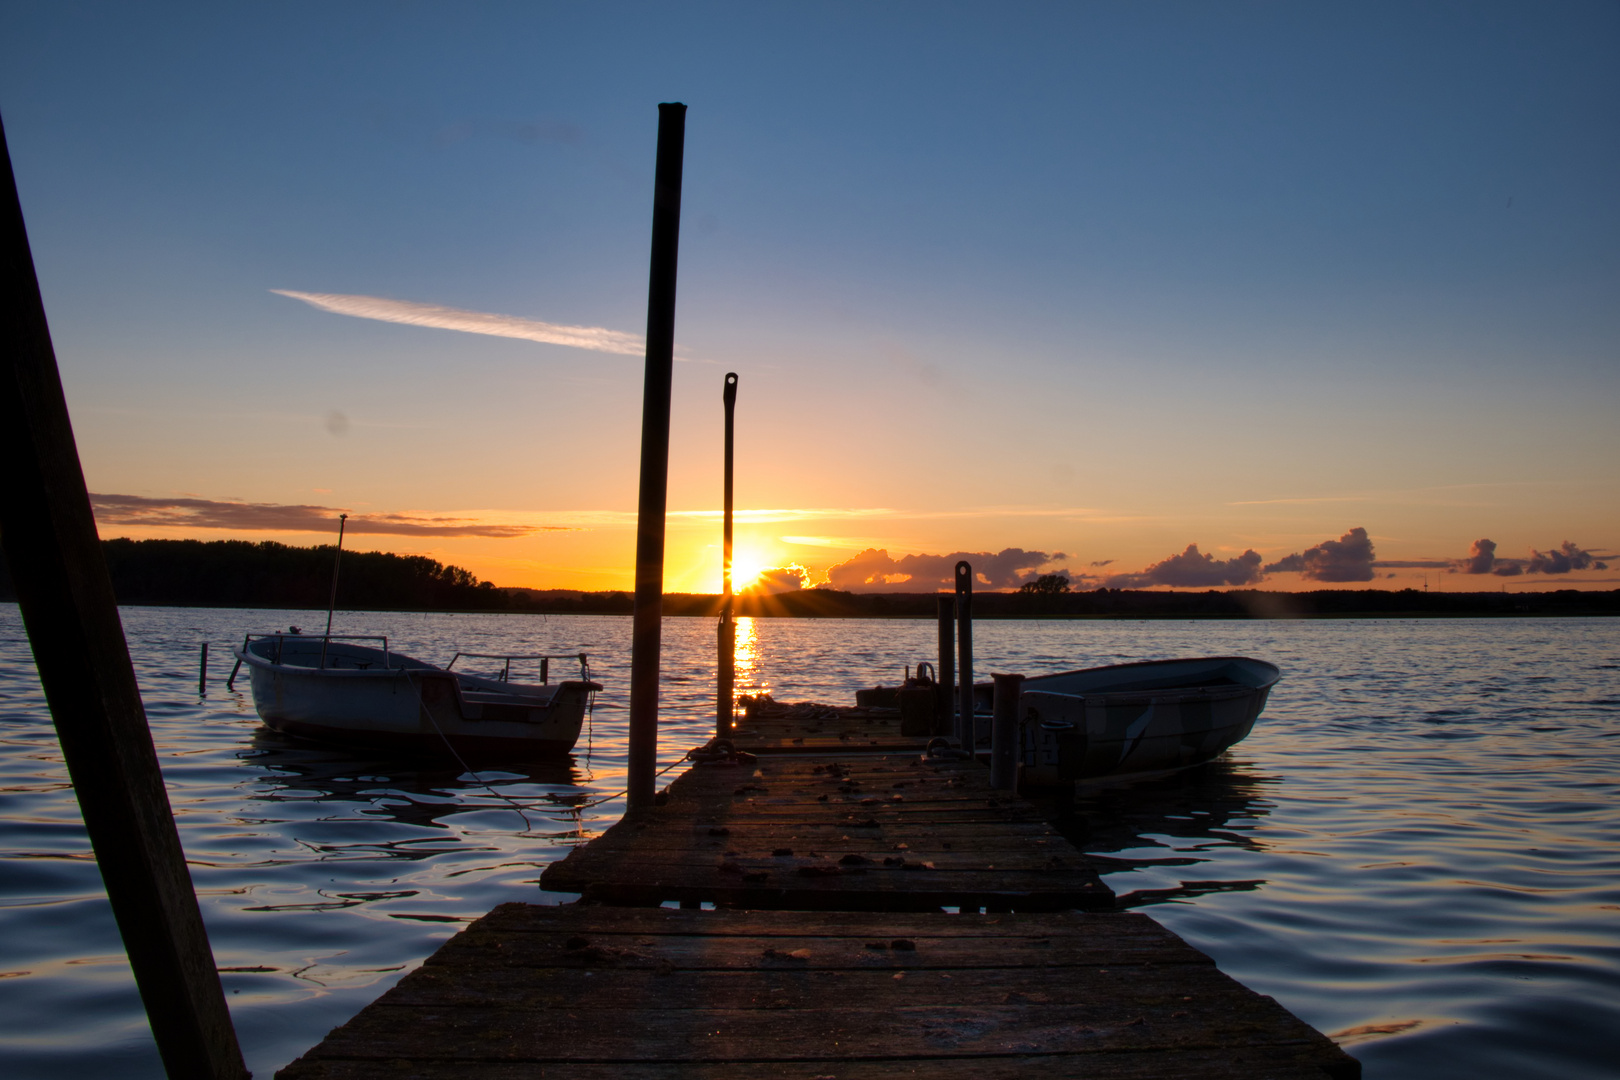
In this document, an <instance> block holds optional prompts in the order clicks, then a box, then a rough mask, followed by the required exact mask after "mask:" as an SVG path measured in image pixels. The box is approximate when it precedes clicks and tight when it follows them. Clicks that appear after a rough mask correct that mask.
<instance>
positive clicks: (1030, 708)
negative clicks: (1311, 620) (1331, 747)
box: [975, 656, 1282, 787]
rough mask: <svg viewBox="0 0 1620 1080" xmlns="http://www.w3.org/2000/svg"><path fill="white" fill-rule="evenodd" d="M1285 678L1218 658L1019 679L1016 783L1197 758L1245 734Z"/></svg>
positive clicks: (1147, 770)
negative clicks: (1020, 767) (1018, 773)
mask: <svg viewBox="0 0 1620 1080" xmlns="http://www.w3.org/2000/svg"><path fill="white" fill-rule="evenodd" d="M1281 677H1282V673H1281V672H1280V671H1278V670H1277V668H1276V666H1275V665H1273V664H1269V663H1267V662H1265V661H1264V660H1251V659H1248V658H1247V657H1242V656H1215V657H1207V658H1201V659H1193V660H1150V661H1144V662H1140V663H1134V664H1115V665H1112V666H1110V667H1100V668H1088V669H1086V670H1084V671H1067V672H1063V673H1061V674H1057V675H1041V676H1036V677H1032V678H1029V679H1025V680H1024V684H1023V693H1022V695H1021V696H1020V697H1019V706H1018V715H1019V722H1020V724H1021V725H1022V737H1021V739H1020V740H1019V741H1020V747H1021V756H1022V765H1023V771H1022V775H1021V777H1020V783H1021V785H1028V786H1034V787H1040V786H1050V785H1056V784H1066V783H1070V782H1072V781H1077V780H1095V779H1098V778H1101V777H1127V776H1128V777H1141V776H1147V775H1154V774H1160V773H1165V772H1170V771H1173V770H1176V769H1184V768H1187V767H1188V766H1190V765H1199V764H1202V763H1204V762H1206V761H1209V760H1211V759H1212V758H1214V757H1215V756H1216V755H1218V754H1220V753H1221V752H1222V751H1224V750H1226V749H1227V748H1228V747H1230V746H1232V745H1233V744H1234V743H1237V742H1238V741H1240V740H1241V739H1242V738H1243V737H1244V736H1246V735H1248V734H1249V731H1250V729H1251V728H1253V727H1254V722H1255V720H1256V718H1258V717H1259V715H1260V710H1261V709H1263V708H1265V704H1266V697H1267V696H1268V695H1269V694H1270V692H1271V688H1272V686H1273V685H1275V684H1276V682H1277V680H1278V679H1279V678H1281ZM975 689H976V691H977V692H978V695H979V697H980V698H981V699H984V698H987V697H988V695H989V694H990V687H989V686H981V687H975ZM989 704H990V702H989V701H988V700H983V705H985V706H988V705H989Z"/></svg>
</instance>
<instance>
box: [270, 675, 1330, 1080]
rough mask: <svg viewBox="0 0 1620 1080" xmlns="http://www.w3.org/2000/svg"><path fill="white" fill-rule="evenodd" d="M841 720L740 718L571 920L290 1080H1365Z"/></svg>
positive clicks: (969, 787)
mask: <svg viewBox="0 0 1620 1080" xmlns="http://www.w3.org/2000/svg"><path fill="white" fill-rule="evenodd" d="M795 710H796V711H795ZM857 712H858V710H832V711H831V712H830V714H828V715H825V716H822V717H820V718H817V717H816V716H814V715H811V713H812V710H810V709H808V708H801V707H798V706H793V707H789V708H788V709H787V715H780V714H779V715H778V716H776V717H775V718H771V717H761V718H756V719H755V720H754V721H751V722H750V723H749V725H748V726H747V727H746V728H745V730H744V731H743V732H740V733H739V735H738V738H737V739H736V744H738V745H741V746H748V747H750V748H755V749H758V750H760V751H761V753H759V755H758V756H757V757H755V756H754V755H752V754H742V755H737V756H736V757H734V758H732V759H731V760H729V761H720V762H713V763H707V764H697V765H694V766H693V767H692V768H690V769H689V770H688V771H687V772H686V773H685V774H683V775H682V776H681V777H679V778H678V779H677V780H676V781H675V782H674V783H673V784H671V785H670V787H669V789H668V790H667V791H666V792H665V793H663V794H662V795H661V796H660V799H659V805H656V806H653V807H650V808H647V809H645V810H643V811H640V812H637V813H635V814H631V815H627V816H626V817H625V819H624V820H622V821H620V822H619V823H618V824H616V825H614V826H613V827H612V828H610V829H608V830H607V832H606V833H604V834H603V835H602V836H601V837H599V838H597V839H596V840H593V841H591V842H590V843H589V844H586V845H584V846H582V847H580V848H576V849H575V850H574V851H573V852H571V853H570V854H569V856H568V857H567V858H566V859H563V860H562V861H561V862H558V863H556V864H554V865H552V866H550V867H549V868H547V870H546V871H545V873H544V874H543V875H542V877H541V882H542V885H543V887H544V888H546V889H548V890H552V891H557V892H572V893H577V894H579V895H580V896H581V897H582V902H581V903H578V904H569V905H564V906H550V907H548V906H539V905H527V904H504V905H502V906H501V907H499V908H496V909H495V910H494V911H493V912H491V913H490V914H489V915H486V916H485V917H484V918H482V919H480V920H478V921H477V922H476V923H474V924H472V925H471V926H470V927H468V928H467V929H466V930H464V931H463V932H462V933H460V934H458V935H457V936H456V937H455V938H453V939H452V940H450V941H449V942H448V943H446V944H445V945H444V947H442V948H441V949H440V950H439V951H438V952H436V953H435V954H434V955H433V956H431V957H429V958H428V960H427V962H426V963H424V964H423V966H422V967H421V968H420V969H418V970H417V971H415V972H412V973H411V974H410V975H408V976H406V977H405V978H404V979H403V980H401V981H400V983H399V984H398V985H397V986H395V987H394V988H393V989H392V990H390V991H388V992H387V993H386V994H384V995H383V996H382V997H381V998H380V999H379V1000H378V1001H376V1002H374V1003H373V1004H372V1005H370V1006H368V1007H367V1008H366V1009H365V1010H363V1011H362V1012H361V1013H360V1014H359V1015H358V1016H356V1017H355V1018H354V1019H353V1020H351V1021H350V1022H349V1023H347V1024H345V1025H343V1026H342V1027H340V1028H338V1029H336V1030H335V1031H333V1032H332V1033H331V1035H329V1036H328V1037H327V1038H326V1039H325V1040H324V1041H323V1042H322V1043H321V1044H320V1045H319V1046H317V1047H315V1048H314V1049H313V1050H311V1051H309V1053H307V1054H305V1055H304V1056H303V1057H302V1058H300V1059H299V1060H298V1061H295V1062H293V1063H292V1064H291V1065H289V1066H288V1067H287V1068H286V1069H284V1070H282V1071H281V1072H280V1073H279V1074H278V1077H280V1080H411V1078H420V1080H452V1078H454V1080H518V1078H520V1077H521V1078H528V1077H558V1078H560V1077H570V1078H575V1080H609V1078H612V1080H676V1078H702V1080H745V1078H755V1077H775V1078H782V1080H877V1078H878V1077H880V1076H881V1077H888V1076H892V1075H897V1074H898V1075H917V1076H929V1077H941V1078H945V1080H957V1078H960V1080H968V1078H970V1077H971V1078H972V1080H1030V1078H1032V1077H1065V1078H1080V1077H1085V1078H1114V1077H1118V1078H1137V1080H1140V1078H1148V1077H1156V1078H1165V1080H1170V1078H1177V1080H1180V1078H1199V1077H1204V1078H1209V1080H1237V1078H1240V1077H1241V1078H1259V1077H1271V1078H1276V1080H1324V1078H1333V1080H1343V1078H1350V1077H1357V1076H1359V1075H1360V1066H1359V1065H1358V1064H1357V1062H1356V1061H1355V1060H1354V1059H1353V1058H1351V1057H1349V1056H1348V1055H1346V1054H1345V1053H1344V1052H1343V1051H1342V1050H1340V1049H1339V1048H1338V1047H1337V1046H1335V1045H1334V1044H1333V1043H1332V1042H1331V1041H1330V1040H1329V1039H1327V1038H1326V1037H1325V1036H1323V1035H1321V1034H1320V1033H1318V1032H1316V1031H1314V1030H1313V1029H1311V1028H1310V1027H1308V1026H1307V1025H1305V1024H1304V1023H1302V1022H1301V1021H1300V1020H1298V1019H1297V1018H1295V1017H1294V1016H1292V1015H1291V1014H1289V1013H1288V1011H1287V1010H1285V1009H1284V1008H1282V1007H1281V1006H1280V1005H1278V1004H1277V1002H1275V1001H1273V1000H1272V999H1271V998H1268V997H1263V996H1261V995H1259V994H1255V993H1253V992H1252V991H1250V990H1247V989H1245V988H1244V987H1243V986H1241V985H1239V984H1238V983H1236V982H1235V981H1233V980H1232V979H1231V978H1229V977H1227V976H1226V975H1223V974H1222V973H1221V972H1220V971H1218V970H1217V969H1216V967H1215V965H1214V963H1213V962H1212V961H1210V959H1209V958H1208V957H1207V956H1205V955H1204V954H1203V953H1200V952H1199V951H1197V950H1196V949H1194V948H1192V947H1191V946H1190V945H1188V944H1187V943H1186V942H1184V941H1182V940H1181V939H1180V938H1178V937H1177V936H1176V935H1174V934H1172V933H1171V932H1170V931H1168V930H1166V929H1165V928H1163V927H1162V926H1159V925H1158V924H1157V923H1155V922H1154V921H1153V920H1151V919H1149V918H1148V917H1147V916H1145V915H1139V914H1130V913H1116V912H1112V911H1109V910H1107V909H1109V908H1111V907H1112V904H1113V894H1112V893H1111V892H1110V891H1109V890H1108V888H1107V887H1106V886H1105V885H1104V884H1103V883H1102V882H1101V880H1100V879H1099V878H1098V877H1097V875H1096V873H1095V871H1094V870H1093V869H1092V867H1091V866H1090V864H1089V863H1088V862H1087V860H1086V858H1085V856H1084V854H1083V853H1081V852H1080V851H1078V850H1076V849H1075V848H1074V847H1073V846H1072V845H1071V844H1069V842H1068V841H1067V840H1065V839H1064V838H1063V837H1062V836H1061V835H1060V834H1058V833H1057V832H1056V831H1055V830H1053V829H1052V828H1051V827H1050V826H1049V825H1047V824H1046V822H1045V821H1044V820H1043V819H1042V817H1041V815H1040V813H1039V812H1038V811H1037V810H1036V808H1035V807H1034V806H1032V805H1031V804H1029V803H1027V802H1025V801H1024V800H1022V799H1019V798H1017V797H1016V796H1014V795H1012V794H1010V793H1007V792H997V791H994V790H992V789H991V788H990V786H989V782H988V770H986V769H985V768H984V767H983V766H981V765H979V764H978V763H976V762H974V761H967V760H954V759H947V758H934V757H928V756H927V755H926V754H924V753H922V752H920V751H921V750H922V747H923V746H924V745H925V744H926V742H927V740H926V739H918V738H914V737H910V736H905V735H902V734H901V732H900V731H899V725H898V722H897V721H896V720H892V719H890V718H888V717H885V716H883V715H881V714H879V715H869V716H860V715H854V714H855V713H857ZM799 740H803V741H802V742H800V741H799ZM793 751H798V752H793ZM806 751H808V752H806ZM668 903H678V904H679V905H680V906H681V907H680V908H679V909H677V908H672V907H661V906H658V905H661V904H668ZM706 905H709V906H712V907H713V910H690V909H692V908H698V907H702V906H706ZM682 909H686V910H682Z"/></svg>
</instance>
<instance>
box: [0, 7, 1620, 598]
mask: <svg viewBox="0 0 1620 1080" xmlns="http://www.w3.org/2000/svg"><path fill="white" fill-rule="evenodd" d="M1617 52H1620V6H1616V5H1615V4H1613V3H1609V2H1597V3H1581V2H1573V0H1572V2H1567V3H1558V4H1530V3H1519V4H1498V3H1424V2H1401V3H1368V4H1357V5H1330V4H1325V3H1321V4H1319V3H1288V4H1284V3H1210V2H1202V0H1200V2H1194V3H1175V2H1165V3H1154V4H1141V3H1124V2H1121V3H1091V2H1085V0H1075V2H1066V3H1006V4H995V5H990V4H951V3H905V2H891V3H884V4H868V3H850V4H838V3H824V4H816V5H806V4H771V3H764V4H755V3H748V4H745V3H732V4H707V3H684V4H681V5H669V4H636V3H592V4H585V3H578V4H561V3H555V4H548V3H513V4H502V3H493V2H491V3H479V4H450V3H422V2H396V3H368V2H354V3H344V4H330V3H321V4H309V3H297V2H286V3H276V4H258V5H248V4H228V5H225V4H202V3H197V4H164V3H154V4H143V5H139V6H136V7H131V6H126V5H112V4H97V5H80V4H73V3H60V2H53V3H51V4H41V3H18V2H13V0H0V115H3V117H4V122H5V128H6V136H7V140H8V143H9V146H10V150H11V155H12V159H13V164H14V168H15V171H16V174H17V181H18V186H19V190H20V193H21V197H22V203H23V209H24V214H25V216H26V219H27V223H28V228H29V233H30V238H31V242H32V245H33V251H34V258H35V262H36V265H37V268H38V271H39V276H40V280H41V286H42V290H43V293H44V298H45V305H46V310H47V313H48V315H49V318H50V322H51V329H52V334H53V337H54V341H55V345H56V351H57V357H58V362H59V364H60V367H61V370H62V374H63V378H64V381H65V384H66V388H67V393H68V400H69V406H70V409H71V412H72V415H73V420H74V426H75V432H76V435H77V438H78V443H79V450H80V454H81V457H82V459H83V463H84V468H85V474H86V479H87V482H88V484H89V487H90V490H91V491H92V492H93V493H94V495H95V500H94V501H95V506H96V509H97V516H98V522H99V527H100V528H101V531H102V535H103V536H133V537H141V538H145V537H194V538H201V539H232V538H235V539H249V540H277V541H281V542H284V543H292V544H315V543H330V542H331V541H332V539H333V537H334V535H335V529H336V516H337V514H338V513H340V512H346V513H348V514H350V515H351V516H350V519H349V522H348V534H347V537H346V540H345V544H346V546H349V547H354V548H360V549H364V550H388V551H397V552H401V553H410V554H426V555H431V556H432V557H434V558H437V559H440V560H441V561H445V562H450V563H454V564H456V565H459V566H463V567H465V568H467V569H469V570H471V571H473V572H474V573H475V574H477V575H478V576H479V577H481V578H485V579H487V580H491V581H494V582H495V583H496V584H499V585H507V586H528V587H534V588H567V589H623V588H629V587H631V584H632V571H633V563H634V547H635V537H634V526H635V508H636V496H637V482H638V478H637V463H638V446H639V437H640V419H641V387H642V371H643V369H642V363H643V361H642V354H641V349H642V345H641V341H642V333H643V331H644V329H645V325H646V298H647V274H648V254H649V243H650V225H651V204H652V199H651V196H652V172H653V158H654V148H655V139H656V132H657V119H658V114H657V108H656V106H657V104H658V103H659V102H662V101H681V102H684V103H686V104H687V106H688V108H689V112H688V114H687V127H686V132H687V134H686V149H685V174H684V190H683V207H682V227H681V246H680V277H679V299H678V311H677V317H676V340H677V362H676V365H675V397H674V407H673V428H672V441H671V473H670V489H669V490H670V497H669V508H670V512H671V513H670V518H669V534H668V549H667V563H666V587H667V588H668V589H670V590H671V591H711V590H714V589H716V588H717V587H718V583H719V575H720V549H719V544H720V522H719V503H720V494H721V492H720V480H721V471H720V465H721V438H722V421H723V413H722V407H721V388H722V380H723V378H724V375H725V373H726V372H728V371H735V372H737V373H738V376H739V391H738V405H737V454H738V457H737V480H736V491H737V503H738V507H739V514H738V526H737V537H738V566H739V579H744V580H745V579H750V578H751V577H752V575H753V574H754V573H755V572H756V571H761V570H770V571H772V573H770V574H768V575H767V578H768V580H769V581H771V582H774V583H776V584H777V586H778V587H788V586H799V585H805V584H817V583H826V584H830V585H833V586H836V587H843V588H854V589H857V590H861V589H898V590H903V591H931V590H932V589H934V588H938V587H944V582H945V580H946V579H947V578H948V575H949V567H950V566H951V565H952V564H954V562H955V560H956V558H958V557H962V556H963V555H966V556H967V557H969V558H970V560H971V561H973V562H974V564H975V568H976V570H977V571H978V573H979V574H980V579H979V580H980V585H981V587H984V588H1008V587H1015V586H1016V585H1018V584H1020V583H1022V582H1025V581H1028V580H1030V579H1031V578H1032V577H1034V576H1036V575H1038V574H1041V573H1058V572H1061V573H1064V574H1066V575H1067V576H1068V577H1069V578H1070V579H1071V581H1072V582H1073V584H1074V586H1075V587H1077V588H1081V587H1084V588H1095V587H1099V586H1108V587H1134V588H1161V589H1162V588H1175V587H1185V588H1206V587H1234V586H1246V587H1261V588H1268V589H1306V588H1319V587H1346V588H1366V587H1380V588H1404V587H1415V588H1426V587H1427V588H1434V589H1446V590H1463V589H1467V590H1482V589H1489V590H1497V589H1504V588H1505V589H1513V590H1522V589H1545V588H1570V587H1573V588H1615V587H1617V586H1620V561H1616V560H1615V555H1616V554H1617V553H1620V481H1617V472H1616V463H1617V462H1620V423H1616V421H1615V418H1616V416H1617V414H1620V302H1617V299H1616V298H1617V297H1620V200H1617V199H1616V198H1615V193H1616V192H1617V191H1620V65H1617V64H1615V63H1614V57H1615V55H1616V54H1617ZM784 568H786V569H784Z"/></svg>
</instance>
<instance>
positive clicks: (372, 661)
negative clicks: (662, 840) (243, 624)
mask: <svg viewBox="0 0 1620 1080" xmlns="http://www.w3.org/2000/svg"><path fill="white" fill-rule="evenodd" d="M360 640H377V641H381V642H382V648H380V649H376V648H372V647H370V646H367V645H357V644H354V642H353V641H352V640H337V639H335V638H331V637H327V636H324V635H309V636H307V637H306V636H304V635H300V634H266V635H262V636H254V635H251V634H250V635H248V637H247V638H246V639H245V640H244V641H243V643H242V647H241V648H239V649H235V650H233V651H234V652H235V654H236V658H237V660H238V662H239V663H240V664H243V665H246V666H247V668H248V673H249V678H250V680H251V682H252V685H253V705H254V707H255V708H256V709H258V711H259V716H260V717H261V718H262V719H263V720H264V722H265V723H266V724H268V725H269V726H270V727H272V728H274V729H275V730H277V731H280V732H283V733H285V734H287V735H293V736H297V737H299V738H308V739H318V740H322V741H326V742H335V743H342V744H345V745H353V746H366V747H373V748H379V749H384V750H387V751H390V752H393V753H407V754H435V755H442V754H444V753H446V752H447V751H450V752H452V753H454V754H461V755H464V756H467V757H478V758H482V759H486V760H487V759H491V758H499V759H502V760H513V761H522V760H526V759H529V758H535V757H545V756H552V755H557V754H566V753H567V752H568V751H569V750H571V749H573V746H574V743H575V741H577V740H578V738H579V731H580V727H581V725H582V724H583V723H584V719H585V709H586V706H587V705H588V704H589V702H590V695H591V693H592V692H593V691H596V690H600V689H601V686H600V685H598V684H597V683H594V682H591V681H590V678H589V669H588V667H587V658H586V656H585V654H584V653H580V654H578V655H577V656H570V657H568V658H567V659H570V660H577V661H578V662H579V665H580V678H579V679H569V680H564V681H562V682H559V683H551V682H550V681H549V678H548V674H549V661H550V660H553V659H558V657H549V656H547V657H542V656H502V657H488V656H485V655H484V654H475V653H457V654H456V659H460V658H461V657H462V656H479V657H481V658H484V659H496V660H502V661H504V662H505V666H504V667H503V669H502V673H501V676H500V677H499V678H484V677H482V676H478V675H471V674H468V673H466V672H463V671H452V670H451V668H453V667H454V666H455V662H456V659H452V660H451V661H450V664H449V665H447V666H445V667H442V668H441V667H437V666H435V665H433V664H429V663H426V662H424V661H421V660H417V659H414V658H412V657H409V656H405V655H404V654H402V653H397V652H392V651H390V650H389V648H388V639H387V638H361V639H360ZM514 660H538V661H540V664H541V672H542V674H541V682H540V684H539V685H534V684H520V683H514V682H510V681H508V678H509V676H510V674H511V665H512V661H514ZM233 677H234V676H233Z"/></svg>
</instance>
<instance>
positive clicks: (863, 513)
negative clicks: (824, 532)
mask: <svg viewBox="0 0 1620 1080" xmlns="http://www.w3.org/2000/svg"><path fill="white" fill-rule="evenodd" d="M725 513H726V512H725V511H724V510H671V511H670V512H669V516H670V517H672V518H699V519H703V518H713V519H715V520H718V519H720V518H722V517H724V516H725ZM898 516H902V515H899V514H898V513H897V512H896V511H894V510H885V509H882V508H878V507H873V508H868V509H863V508H858V507H836V508H823V507H804V508H784V509H775V510H771V509H766V510H736V511H734V512H733V514H732V517H734V518H735V519H736V520H738V521H754V522H782V521H813V520H815V521H818V520H821V519H824V518H870V517H898Z"/></svg>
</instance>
